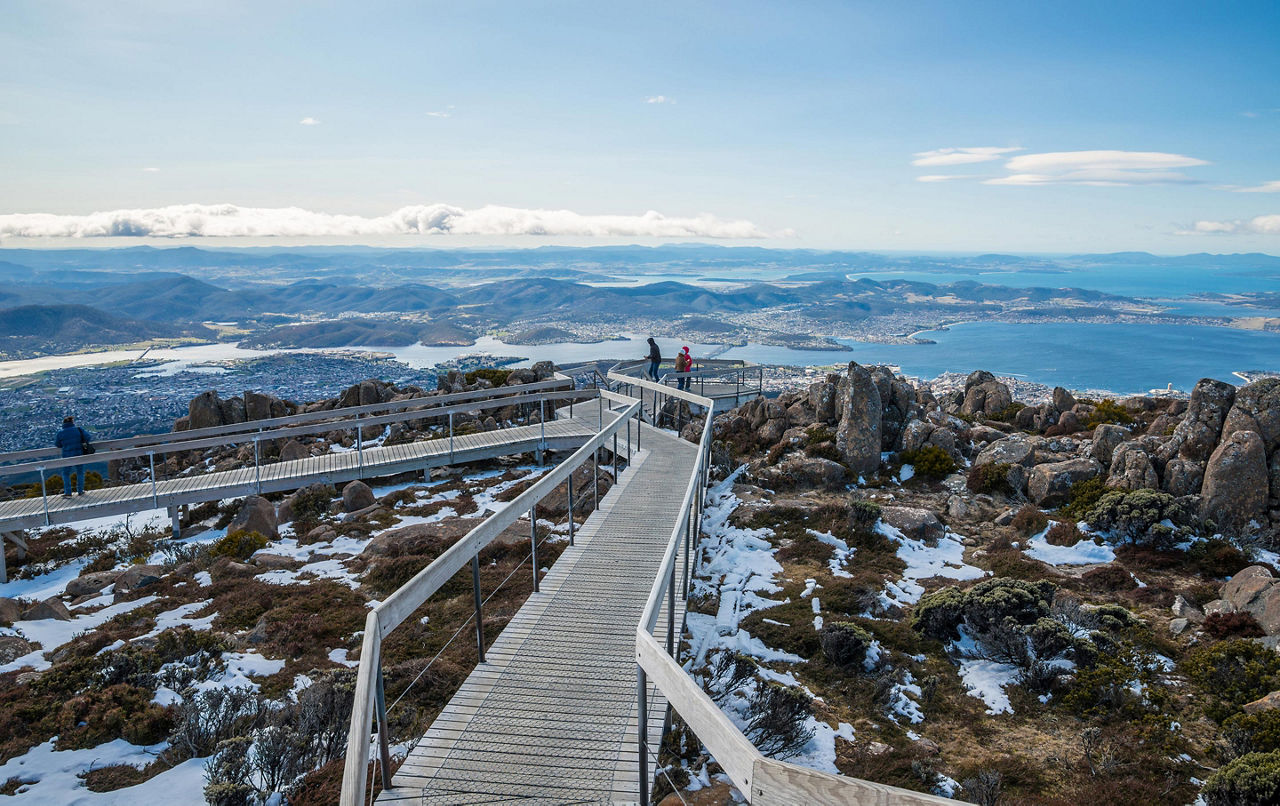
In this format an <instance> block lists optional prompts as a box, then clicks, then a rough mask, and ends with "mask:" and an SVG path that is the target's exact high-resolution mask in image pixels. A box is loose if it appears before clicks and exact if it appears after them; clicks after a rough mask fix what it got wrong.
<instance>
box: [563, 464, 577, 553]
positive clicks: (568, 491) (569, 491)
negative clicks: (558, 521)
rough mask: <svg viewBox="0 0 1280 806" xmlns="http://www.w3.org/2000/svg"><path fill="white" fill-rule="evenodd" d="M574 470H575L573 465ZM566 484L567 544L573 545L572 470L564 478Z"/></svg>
mask: <svg viewBox="0 0 1280 806" xmlns="http://www.w3.org/2000/svg"><path fill="white" fill-rule="evenodd" d="M574 470H577V468H576V467H575V468H574ZM565 484H566V485H568V486H567V487H566V488H565V490H566V493H567V497H568V499H569V545H570V546H572V545H573V471H572V470H571V471H569V478H568V479H566V480H565Z"/></svg>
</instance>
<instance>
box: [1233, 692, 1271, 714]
mask: <svg viewBox="0 0 1280 806" xmlns="http://www.w3.org/2000/svg"><path fill="white" fill-rule="evenodd" d="M1240 707H1241V708H1243V709H1244V712H1245V713H1246V714H1256V713H1260V712H1262V711H1271V710H1274V709H1276V708H1280V691H1273V692H1271V693H1270V694H1266V695H1263V696H1262V697H1259V698H1258V699H1256V700H1254V701H1253V702H1247V703H1245V704H1244V705H1242V706H1240Z"/></svg>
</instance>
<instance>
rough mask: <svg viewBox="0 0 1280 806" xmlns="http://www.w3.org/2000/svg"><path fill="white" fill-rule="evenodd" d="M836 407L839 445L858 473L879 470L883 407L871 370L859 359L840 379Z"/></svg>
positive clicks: (864, 473) (852, 468)
mask: <svg viewBox="0 0 1280 806" xmlns="http://www.w3.org/2000/svg"><path fill="white" fill-rule="evenodd" d="M837 409H838V412H839V417H840V425H839V427H838V429H837V430H836V447H837V448H838V449H839V450H840V453H841V454H842V455H843V456H844V457H845V464H847V465H848V467H849V470H850V471H852V472H853V473H854V474H856V475H860V476H870V475H872V474H874V473H875V472H876V471H877V470H879V469H880V420H881V412H882V411H883V406H882V404H881V400H880V391H879V389H877V388H876V384H875V381H874V379H873V378H872V377H871V373H870V372H869V371H868V370H867V369H866V368H865V367H863V366H861V365H859V364H858V363H857V362H856V361H850V362H849V370H848V373H847V374H846V375H845V377H843V378H841V380H840V385H839V396H838V401H837Z"/></svg>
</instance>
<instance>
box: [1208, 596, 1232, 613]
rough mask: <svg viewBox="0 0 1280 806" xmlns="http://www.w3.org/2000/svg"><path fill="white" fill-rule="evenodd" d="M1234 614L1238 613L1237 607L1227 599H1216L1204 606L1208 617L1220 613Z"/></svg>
mask: <svg viewBox="0 0 1280 806" xmlns="http://www.w3.org/2000/svg"><path fill="white" fill-rule="evenodd" d="M1234 612H1236V606H1235V605H1233V604H1231V602H1229V601H1227V600H1226V599H1214V600H1213V601H1212V602H1209V603H1208V604H1207V605H1205V606H1204V614H1205V615H1206V616H1212V615H1215V614H1218V613H1234Z"/></svg>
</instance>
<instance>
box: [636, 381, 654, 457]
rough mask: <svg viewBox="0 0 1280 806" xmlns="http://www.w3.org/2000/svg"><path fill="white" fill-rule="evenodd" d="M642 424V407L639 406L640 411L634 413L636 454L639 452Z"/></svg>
mask: <svg viewBox="0 0 1280 806" xmlns="http://www.w3.org/2000/svg"><path fill="white" fill-rule="evenodd" d="M655 394H656V393H655ZM655 402H656V401H655ZM643 423H644V406H641V407H640V411H637V412H636V452H637V453H639V451H640V426H641V425H642V424H643Z"/></svg>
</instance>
